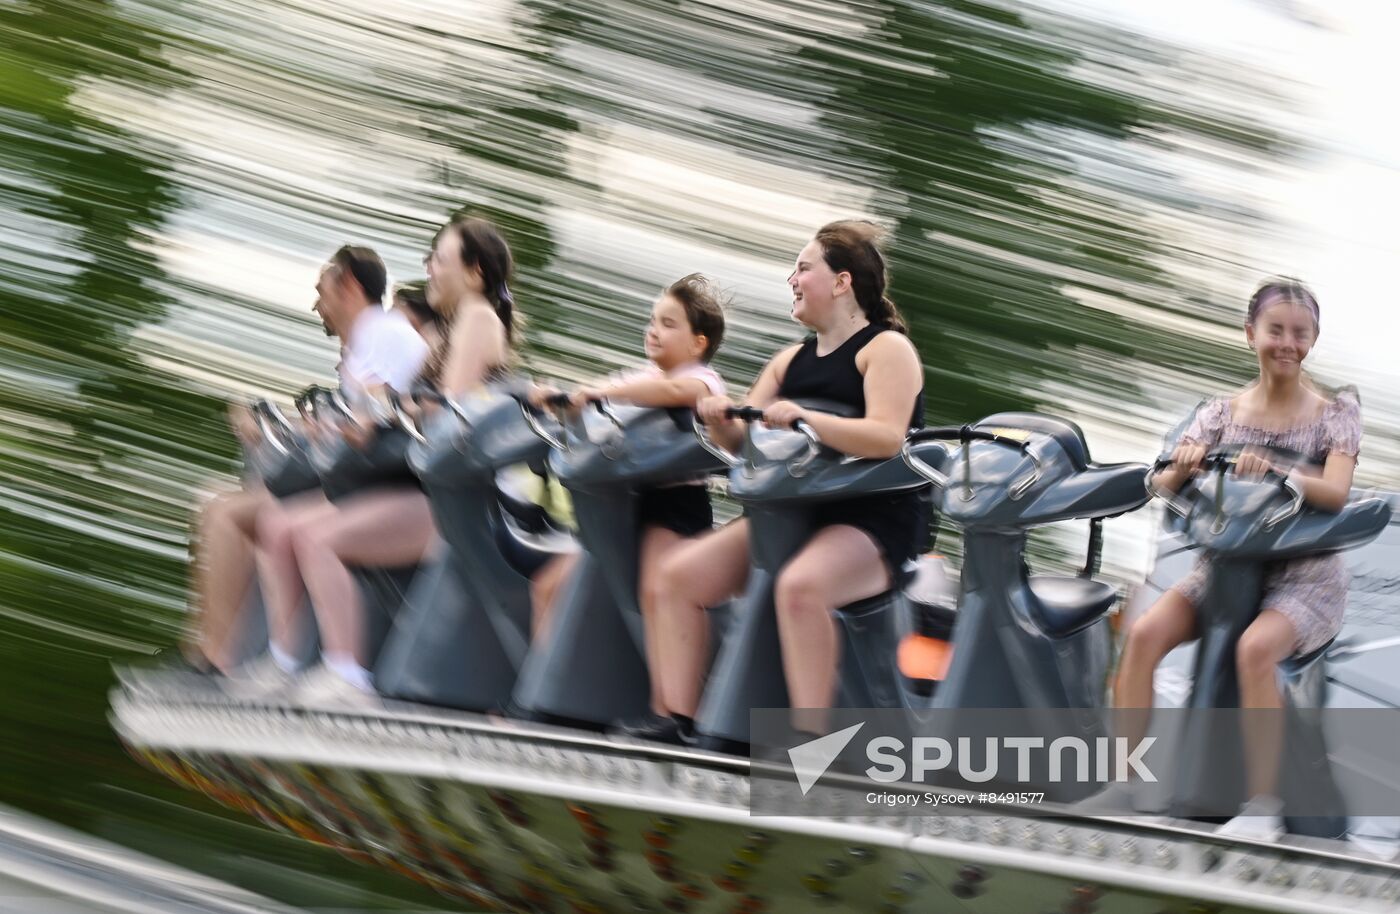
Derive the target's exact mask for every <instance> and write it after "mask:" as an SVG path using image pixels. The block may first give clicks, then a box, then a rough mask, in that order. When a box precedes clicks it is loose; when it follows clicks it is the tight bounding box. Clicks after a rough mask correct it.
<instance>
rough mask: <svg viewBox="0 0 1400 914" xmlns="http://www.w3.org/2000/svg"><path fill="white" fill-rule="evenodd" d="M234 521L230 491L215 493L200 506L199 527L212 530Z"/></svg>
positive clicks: (203, 529)
mask: <svg viewBox="0 0 1400 914" xmlns="http://www.w3.org/2000/svg"><path fill="white" fill-rule="evenodd" d="M232 522H233V503H232V496H231V495H229V494H228V493H224V494H222V495H215V496H213V497H212V498H209V499H207V500H206V501H205V502H204V503H203V504H201V505H200V507H199V521H198V523H199V529H200V530H201V531H207V530H211V529H213V528H215V527H221V526H226V525H228V524H230V523H232Z"/></svg>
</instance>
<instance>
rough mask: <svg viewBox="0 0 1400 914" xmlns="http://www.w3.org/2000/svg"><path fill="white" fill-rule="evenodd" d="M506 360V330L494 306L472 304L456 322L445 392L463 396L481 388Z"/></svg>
mask: <svg viewBox="0 0 1400 914" xmlns="http://www.w3.org/2000/svg"><path fill="white" fill-rule="evenodd" d="M505 361H506V331H505V328H504V327H502V326H501V321H500V318H498V317H496V312H494V311H492V310H491V308H490V307H487V306H481V305H470V306H467V307H466V308H464V309H463V310H462V312H461V313H460V314H458V315H457V318H456V320H454V321H453V322H452V336H451V338H450V339H449V342H448V354H447V365H446V366H445V367H444V368H443V372H442V388H443V392H444V393H446V394H447V395H448V396H449V397H455V396H460V395H461V394H464V393H466V392H467V391H469V390H474V389H476V388H478V387H480V386H481V385H482V384H483V383H484V382H485V380H486V376H487V374H489V373H490V371H491V369H493V368H495V367H496V366H497V365H501V364H503V363H504V362H505Z"/></svg>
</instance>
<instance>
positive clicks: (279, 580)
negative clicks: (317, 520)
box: [185, 245, 428, 672]
mask: <svg viewBox="0 0 1400 914" xmlns="http://www.w3.org/2000/svg"><path fill="white" fill-rule="evenodd" d="M386 286H387V276H386V273H385V270H384V263H383V261H381V260H380V259H379V255H378V254H376V253H375V252H374V251H372V250H370V249H369V248H366V247H357V246H353V245H345V246H344V247H342V248H340V250H338V251H336V252H335V254H333V255H332V256H331V259H330V260H329V261H328V262H327V263H326V265H325V266H324V267H322V269H321V273H320V276H319V277H318V278H317V282H316V303H315V304H314V305H313V306H312V310H313V311H315V312H316V313H317V314H318V315H319V316H320V318H321V321H322V323H324V324H325V326H326V332H327V334H328V335H330V336H337V337H339V338H340V341H341V346H342V352H341V362H340V366H339V368H338V369H337V371H338V374H339V375H340V382H341V386H342V388H343V389H344V391H345V393H346V396H347V399H350V400H351V401H354V400H356V399H358V398H359V397H360V396H362V395H363V394H364V393H365V392H366V391H372V390H374V389H375V388H377V387H380V386H383V385H388V386H390V387H393V388H395V389H397V390H408V388H409V386H410V385H411V384H412V383H413V380H414V378H416V377H417V375H418V371H419V369H420V368H421V367H422V365H423V363H424V361H425V360H426V359H427V357H428V345H427V343H425V342H424V341H423V338H422V337H421V336H419V335H418V333H417V332H416V331H415V330H414V329H413V327H412V326H411V325H410V324H409V322H408V320H407V319H406V318H405V317H404V316H403V315H402V314H399V313H398V312H396V311H385V310H384V308H383V306H382V304H381V303H382V301H383V298H384V293H385V288H386ZM243 418H245V419H246V417H243ZM235 424H236V431H238V432H239V433H240V436H243V437H247V436H249V435H254V434H256V429H255V428H253V427H251V425H250V423H248V422H246V421H244V422H240V421H238V420H237V419H236V423H235ZM316 510H332V509H331V508H330V507H329V504H328V503H327V502H326V500H325V497H324V495H322V494H321V492H320V491H319V490H314V491H312V492H309V493H306V494H303V495H299V496H296V497H295V498H292V499H288V500H287V501H286V502H279V501H277V500H276V499H274V498H272V496H271V495H269V494H268V492H267V491H266V490H265V489H263V488H261V487H260V486H259V487H253V488H248V489H244V490H242V491H239V492H233V493H228V494H225V495H223V496H220V497H218V498H215V499H213V500H211V501H210V502H208V503H207V504H206V505H205V506H204V507H203V508H202V509H201V512H200V519H199V531H200V533H199V537H198V538H197V539H196V543H195V546H196V553H197V554H196V556H195V559H196V563H197V566H198V568H199V573H197V574H196V576H195V582H196V586H195V589H196V598H197V601H198V604H199V609H200V614H199V618H198V620H197V621H196V628H197V631H196V632H194V633H193V634H192V636H191V637H190V638H189V639H188V640H187V643H186V646H185V653H186V655H187V656H188V657H190V659H191V661H192V662H194V663H196V665H200V664H201V662H202V663H203V664H207V665H208V666H212V667H215V668H217V669H219V670H222V671H224V672H228V671H229V670H230V668H231V666H232V665H233V663H234V662H235V661H236V659H237V658H236V657H233V656H232V655H231V654H230V651H231V650H232V649H233V644H232V643H231V642H233V641H235V640H236V638H235V637H234V636H233V633H234V630H235V629H237V628H238V626H236V625H235V624H234V623H235V622H236V621H237V617H238V612H239V609H240V608H241V606H242V602H243V595H244V593H245V592H246V583H245V582H246V580H247V579H248V578H249V577H250V576H251V572H252V567H251V566H252V555H251V551H250V547H252V546H256V547H257V548H258V552H259V556H258V565H259V571H260V572H261V576H262V582H263V589H264V593H265V596H266V597H267V598H268V599H269V600H283V601H285V600H287V599H293V597H292V596H291V594H292V593H295V594H296V595H295V597H294V598H295V599H296V600H297V601H300V586H301V584H300V575H299V573H298V572H297V571H296V565H295V559H294V558H293V557H292V555H291V547H290V543H289V542H288V540H287V536H286V533H287V531H288V530H289V527H290V523H291V521H292V519H293V514H294V513H297V514H299V513H301V512H304V511H316ZM293 581H294V582H295V583H293ZM279 588H280V589H279ZM201 654H202V655H203V656H202V657H201V656H199V655H201Z"/></svg>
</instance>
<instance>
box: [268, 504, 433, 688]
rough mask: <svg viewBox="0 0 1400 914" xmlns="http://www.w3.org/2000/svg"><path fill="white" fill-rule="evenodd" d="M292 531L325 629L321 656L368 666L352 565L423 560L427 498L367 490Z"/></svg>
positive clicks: (427, 540)
mask: <svg viewBox="0 0 1400 914" xmlns="http://www.w3.org/2000/svg"><path fill="white" fill-rule="evenodd" d="M336 507H337V508H338V510H336V511H333V512H330V513H329V514H327V515H319V514H317V515H312V516H310V517H303V518H302V520H301V521H300V522H299V523H297V524H296V525H295V527H294V528H293V530H292V546H293V549H294V551H295V554H296V561H297V565H298V566H299V567H300V569H301V574H302V576H303V577H304V578H305V580H306V589H307V591H308V592H309V593H310V594H311V605H312V608H313V609H314V610H315V612H316V623H317V625H318V626H319V627H320V629H321V653H322V654H324V655H325V656H326V657H327V658H328V659H329V658H331V657H332V656H333V655H334V656H337V657H350V658H353V659H354V661H355V662H357V663H359V664H361V665H364V663H365V662H366V660H367V659H368V658H367V655H366V645H365V643H364V640H365V639H364V625H365V611H364V607H363V605H362V604H361V601H360V589H359V587H357V586H356V584H355V579H354V578H353V577H352V576H351V574H350V569H349V568H348V567H346V566H347V564H349V565H362V566H365V567H368V568H401V567H404V566H407V565H412V564H415V563H417V562H420V561H422V559H423V556H424V555H426V554H427V551H428V547H429V545H430V544H431V543H432V542H433V539H434V532H433V518H432V512H431V510H430V509H429V507H428V499H427V497H426V496H424V495H423V493H422V492H419V491H416V490H413V489H397V490H380V491H369V492H364V493H362V494H358V495H352V496H350V497H349V498H346V499H344V500H342V501H340V502H339V503H338V504H337V506H336Z"/></svg>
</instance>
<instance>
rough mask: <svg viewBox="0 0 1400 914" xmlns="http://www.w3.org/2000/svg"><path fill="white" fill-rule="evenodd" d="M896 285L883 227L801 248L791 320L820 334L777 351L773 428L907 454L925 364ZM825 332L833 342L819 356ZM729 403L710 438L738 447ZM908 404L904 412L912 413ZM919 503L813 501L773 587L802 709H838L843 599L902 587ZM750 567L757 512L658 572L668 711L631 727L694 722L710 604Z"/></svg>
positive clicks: (741, 581)
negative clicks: (833, 410)
mask: <svg viewBox="0 0 1400 914" xmlns="http://www.w3.org/2000/svg"><path fill="white" fill-rule="evenodd" d="M886 284H887V276H886V270H885V261H884V255H883V254H882V253H881V252H880V249H879V245H878V229H876V227H875V226H874V225H872V224H870V223H863V222H855V221H845V222H834V223H831V224H830V225H827V226H823V227H822V228H821V229H820V230H819V231H818V232H817V234H816V236H815V237H814V238H813V239H812V240H811V241H810V242H808V244H807V245H806V246H805V247H804V248H803V249H802V251H801V253H799V254H798V256H797V261H796V263H795V265H794V268H793V271H792V274H791V275H790V276H789V277H788V287H789V289H790V290H791V291H792V303H793V311H792V313H793V317H794V318H795V319H796V320H797V321H799V322H801V323H802V324H804V325H805V326H807V327H808V328H809V329H811V330H813V331H815V335H814V336H813V337H811V338H810V339H808V340H806V341H805V342H803V343H802V344H801V345H799V346H796V347H792V348H789V349H785V350H784V351H783V352H781V353H778V354H777V355H776V356H774V358H773V359H771V360H770V361H769V363H768V365H767V366H765V367H764V369H763V373H762V374H761V375H760V376H759V378H758V380H757V381H756V382H755V383H754V386H753V388H752V389H751V390H750V391H749V395H748V397H747V398H746V402H747V404H748V405H750V406H755V407H758V408H760V409H762V410H763V411H764V417H765V421H767V422H768V423H769V424H771V425H774V426H779V425H781V426H787V425H791V424H792V423H793V422H794V421H795V420H797V419H802V420H805V421H806V422H807V423H808V424H809V425H810V426H811V427H812V429H813V431H815V432H816V434H817V435H818V436H820V437H821V439H822V440H823V441H824V442H826V444H827V445H828V446H830V447H833V448H835V449H837V450H839V451H843V452H845V453H848V454H850V455H852V456H854V457H859V458H869V459H875V460H889V459H892V458H897V456H898V454H899V449H900V447H901V446H902V445H903V442H904V436H905V433H906V432H907V431H908V428H909V426H913V425H917V424H919V423H921V422H922V419H923V369H922V367H921V366H920V363H919V356H918V353H917V352H916V351H915V349H914V347H913V346H912V345H911V344H910V343H909V341H908V338H907V337H906V336H905V335H904V334H903V330H904V325H903V322H902V321H901V320H900V317H899V313H898V311H897V310H896V309H895V307H894V305H893V303H891V302H890V301H889V299H887V298H886V297H885V294H884V293H885V287H886ZM887 331H895V332H887ZM823 341H824V342H825V344H826V345H827V346H828V347H830V351H829V352H827V353H826V354H825V355H819V354H818V351H817V346H818V344H819V342H823ZM867 347H871V348H870V350H869V351H868V352H867V351H866V350H867ZM862 353H864V355H862ZM862 364H863V365H864V366H865V367H866V370H867V374H866V375H863V374H862V373H861V370H860V367H859V366H860V365H862ZM867 375H868V376H867ZM822 400H824V401H827V402H828V403H835V404H840V405H842V406H844V407H847V408H848V411H849V412H850V413H852V414H854V415H853V417H849V418H847V417H838V416H835V415H831V414H829V413H822V412H820V411H818V410H815V409H810V408H808V407H806V406H804V405H803V403H801V402H795V401H807V402H811V401H822ZM867 400H869V401H872V402H867ZM905 404H908V405H907V406H906V405H905ZM732 405H734V404H733V403H731V402H730V401H729V400H727V399H726V398H722V397H712V398H709V399H706V400H703V401H701V402H700V403H699V404H698V406H697V410H696V411H697V413H699V415H700V418H701V419H702V420H703V421H704V422H705V424H706V425H707V426H708V427H709V429H710V435H711V437H712V438H713V439H714V440H715V441H716V442H718V443H720V444H723V445H724V446H726V447H729V448H731V449H734V448H736V447H737V445H738V443H739V441H741V440H742V437H743V430H742V427H741V426H740V425H739V424H738V423H736V422H734V421H732V420H729V419H726V418H725V408H726V407H728V406H732ZM906 409H908V410H909V412H908V414H907V416H908V419H907V422H906V420H905V419H904V417H903V415H902V414H903V411H904V410H906ZM921 505H922V502H921V501H920V499H919V496H918V495H917V494H898V495H893V496H887V495H878V496H860V497H857V498H853V499H846V500H844V501H837V502H827V503H822V504H821V505H819V506H817V507H815V509H814V512H813V514H814V517H815V519H816V521H817V528H818V529H817V530H816V531H815V532H814V533H813V535H812V538H811V539H810V540H809V541H808V542H807V543H806V545H804V546H803V547H802V548H801V549H800V550H799V551H798V552H797V554H796V555H794V556H793V558H792V559H791V560H790V561H789V562H788V563H787V564H786V565H785V566H783V568H782V570H781V571H780V572H779V573H778V576H777V580H776V582H775V587H774V605H775V608H776V610H777V616H778V620H777V621H778V631H779V635H780V640H781V643H782V661H783V674H784V677H785V679H786V680H787V686H788V695H789V698H790V700H791V702H792V707H794V708H825V707H829V706H830V703H831V701H832V699H833V697H834V693H835V685H836V674H837V667H838V665H839V661H840V642H839V639H838V631H837V622H836V618H835V610H837V609H839V608H840V607H842V606H845V605H848V604H850V603H854V602H857V601H859V600H863V599H866V598H868V597H873V596H875V595H877V594H879V593H882V592H884V591H886V590H888V589H889V588H890V587H891V586H892V585H893V583H894V581H895V580H896V575H895V572H896V571H897V569H898V568H899V567H900V565H901V564H902V563H903V562H904V561H905V559H907V558H909V557H910V556H911V555H912V554H913V553H914V551H915V547H916V545H917V544H918V542H919V541H920V537H921V534H922V529H921V521H922V516H923V515H922V512H921V510H920V508H921ZM749 568H750V557H749V523H748V521H747V520H738V521H735V522H734V523H731V524H729V525H727V526H725V527H723V528H721V529H719V530H717V531H715V532H714V533H711V534H708V535H706V536H703V537H700V538H699V539H697V540H695V541H693V542H691V543H688V544H687V545H685V546H684V547H681V548H680V549H678V550H677V552H676V553H675V554H674V555H673V556H672V557H671V560H670V561H668V562H667V563H666V566H665V568H664V569H663V573H662V574H661V575H660V576H659V579H658V580H657V581H656V589H657V592H658V594H659V596H658V600H657V607H656V612H657V616H658V619H660V620H661V623H660V624H659V625H658V626H657V638H656V640H655V642H654V644H653V645H652V646H651V649H650V650H649V651H648V657H649V659H650V662H651V664H652V668H653V669H659V670H660V674H659V678H660V686H661V692H662V696H661V699H662V701H661V704H663V705H664V706H665V707H666V709H667V711H669V712H670V715H671V718H672V719H671V720H670V721H667V722H665V723H664V725H658V727H657V728H655V729H654V730H653V731H651V732H640V731H634V735H637V736H644V737H650V738H662V739H671V740H675V739H678V738H679V739H683V738H684V737H685V736H686V734H687V733H688V732H689V731H690V729H691V726H692V720H691V718H692V717H693V716H694V714H695V710H696V708H697V707H698V705H699V700H700V689H701V683H702V682H703V679H704V670H705V664H706V658H707V657H708V655H709V644H708V637H709V622H708V620H707V618H706V615H705V609H706V607H709V606H713V605H715V604H717V603H719V602H721V601H722V600H725V599H727V598H729V597H732V596H734V595H735V594H736V593H738V592H740V591H742V590H743V589H744V587H745V586H746V584H747V581H748V575H749ZM891 649H893V646H891Z"/></svg>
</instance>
